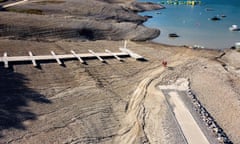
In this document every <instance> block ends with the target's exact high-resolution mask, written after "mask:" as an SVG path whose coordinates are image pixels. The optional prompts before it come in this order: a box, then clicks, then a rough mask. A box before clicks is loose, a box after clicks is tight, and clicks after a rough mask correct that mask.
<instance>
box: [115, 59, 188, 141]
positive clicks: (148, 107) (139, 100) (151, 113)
mask: <svg viewBox="0 0 240 144" xmlns="http://www.w3.org/2000/svg"><path fill="white" fill-rule="evenodd" d="M179 59H182V60H181V61H180V60H179ZM171 60H172V61H173V62H172V63H171V64H170V65H169V66H171V67H174V66H176V65H179V64H181V63H184V62H185V60H187V59H185V58H182V57H181V55H178V54H177V55H175V56H174V57H172V58H171ZM176 60H177V61H176ZM164 70H165V68H164V67H162V66H160V65H159V67H158V68H156V69H155V70H153V71H151V72H149V73H147V74H145V75H144V77H146V78H145V79H143V80H142V81H141V82H140V83H139V85H138V87H137V88H136V90H135V91H134V93H133V94H132V95H131V98H130V101H129V104H128V109H127V116H126V117H125V119H124V120H122V128H121V129H120V130H119V131H118V136H117V137H116V138H115V140H114V141H115V142H119V141H121V143H139V141H141V142H148V143H168V142H169V140H167V139H166V137H163V135H164V130H163V129H162V125H161V123H160V122H159V121H160V120H163V119H164V115H163V113H164V111H166V105H164V104H163V103H164V101H165V98H164V96H163V94H162V93H161V92H160V91H159V90H157V89H156V87H155V86H156V84H157V81H155V80H156V79H157V78H159V77H160V75H161V73H162V72H163V71H164ZM158 105H162V106H161V107H158Z"/></svg>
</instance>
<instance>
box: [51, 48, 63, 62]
mask: <svg viewBox="0 0 240 144" xmlns="http://www.w3.org/2000/svg"><path fill="white" fill-rule="evenodd" d="M51 54H52V56H53V57H54V58H55V59H56V61H57V63H58V64H59V65H61V64H62V62H61V61H60V59H59V58H58V57H57V56H56V54H55V53H54V51H51Z"/></svg>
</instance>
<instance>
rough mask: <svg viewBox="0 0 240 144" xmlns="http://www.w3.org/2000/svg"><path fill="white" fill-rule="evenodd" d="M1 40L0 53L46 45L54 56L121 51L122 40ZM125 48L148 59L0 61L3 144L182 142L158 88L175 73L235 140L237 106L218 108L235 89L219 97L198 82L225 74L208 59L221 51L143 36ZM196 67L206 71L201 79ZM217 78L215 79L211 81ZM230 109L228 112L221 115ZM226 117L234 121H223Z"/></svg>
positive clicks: (41, 51) (36, 51) (37, 49)
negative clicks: (143, 39)
mask: <svg viewBox="0 0 240 144" xmlns="http://www.w3.org/2000/svg"><path fill="white" fill-rule="evenodd" d="M0 43H1V49H0V50H1V51H0V53H3V52H4V51H7V52H8V54H9V55H26V54H27V51H29V50H31V51H32V52H33V53H34V54H35V55H39V54H42V55H43V54H49V51H50V50H54V51H55V52H56V53H57V54H65V53H70V52H69V51H70V50H71V49H73V50H74V51H76V52H87V50H88V49H92V50H94V51H99V52H100V51H103V50H104V49H106V48H108V49H109V50H111V51H118V48H119V47H120V46H122V42H118V41H94V42H88V41H86V42H79V41H75V42H74V41H72V42H69V41H57V42H54V43H44V42H33V41H20V40H1V42H0ZM19 45H21V47H19ZM16 47H18V49H17V50H16ZM128 48H129V49H131V50H133V51H134V52H136V53H138V54H140V55H142V56H144V57H145V58H146V59H148V61H146V62H140V61H135V60H134V59H132V58H124V62H119V61H117V60H114V59H107V60H106V61H107V64H104V63H101V62H99V61H97V60H91V59H89V60H87V65H82V64H80V63H79V62H78V61H77V60H72V61H65V62H64V63H65V67H61V66H59V65H58V64H57V63H56V62H50V63H40V65H41V68H40V69H36V68H33V66H32V65H31V64H30V63H29V64H14V65H13V69H12V70H11V69H10V70H6V69H4V68H2V67H1V69H0V70H1V71H0V72H1V78H0V79H1V81H2V82H3V81H4V82H5V83H1V85H0V92H1V99H3V100H4V101H5V103H9V105H3V102H1V106H2V107H1V113H2V114H3V115H1V117H0V119H1V123H0V128H1V129H0V143H22V144H26V143H31V144H34V143H36V144H37V143H45V144H52V143H65V144H74V143H156V144H157V143H163V144H164V143H166V144H168V143H171V144H179V143H184V139H183V137H182V136H181V132H180V131H179V129H178V127H177V124H176V122H175V121H174V119H173V117H172V115H171V112H170V111H171V109H170V108H169V107H168V105H167V103H166V100H165V97H164V95H163V94H162V93H161V92H160V91H159V90H157V89H156V88H155V86H156V85H157V84H158V83H161V84H168V83H171V82H174V81H175V80H176V79H177V78H179V77H186V78H189V79H190V82H191V84H192V89H193V91H194V92H196V95H199V99H200V100H201V101H202V103H203V104H204V105H205V107H206V108H207V109H208V108H209V112H210V113H211V114H212V115H213V116H214V117H216V120H217V121H218V123H219V124H220V125H221V127H222V128H223V129H224V130H225V131H226V133H227V134H228V136H229V137H230V138H231V140H233V142H235V143H236V142H239V139H238V136H239V133H238V131H237V129H238V128H237V125H239V121H238V120H237V117H239V116H240V115H239V107H238V106H237V105H231V106H229V107H228V109H224V111H222V113H221V112H219V111H217V110H219V109H220V110H223V109H221V106H220V104H218V102H222V101H223V98H224V99H225V100H226V101H227V102H226V103H232V102H234V101H235V100H236V99H237V95H235V96H236V97H234V94H235V93H234V91H232V90H229V91H231V93H230V94H229V96H231V97H232V100H229V99H228V98H225V97H224V95H221V94H219V95H218V96H219V97H221V98H217V96H216V95H209V94H212V93H211V92H212V90H213V93H217V92H214V89H216V86H211V85H210V86H209V88H208V90H207V91H205V90H204V89H205V87H204V86H203V85H201V84H203V83H208V82H209V81H208V79H209V76H210V77H211V76H212V74H213V73H214V71H216V70H219V71H220V72H222V74H221V75H220V74H219V76H222V75H224V77H223V80H228V77H227V76H228V75H232V74H231V73H234V71H232V72H231V73H230V72H226V71H225V70H224V68H223V67H222V65H221V64H220V63H218V62H217V61H215V60H213V59H214V58H215V57H216V56H218V55H220V53H219V52H217V51H208V50H191V49H186V48H177V47H170V46H162V45H158V44H153V43H146V42H145V43H134V42H130V43H129V45H128ZM163 59H165V60H167V61H168V63H169V69H166V68H163V67H162V65H161V61H162V60H163ZM206 61H207V62H209V63H208V64H206V63H205V62H206ZM206 67H207V68H206ZM201 70H202V71H205V74H204V75H203V76H204V77H202V79H201V81H199V78H200V77H201V75H202V73H201ZM234 74H235V73H234ZM219 76H218V75H216V77H212V81H215V80H217V79H218V78H219ZM225 76H226V77H225ZM234 78H235V79H234V80H237V79H239V78H238V76H235V77H234ZM221 84H222V85H223V86H224V87H226V86H228V87H233V86H235V83H232V86H231V85H228V84H224V83H221ZM234 88H235V90H238V88H237V87H234ZM226 91H228V90H226ZM210 96H211V99H208V98H209V97H210ZM238 96H239V95H238ZM212 99H213V100H214V101H211V100H212ZM233 104H234V103H233ZM235 104H239V101H236V102H235ZM11 107H12V108H11ZM13 108H14V109H13ZM224 108H225V107H224ZM227 110H228V111H231V113H230V112H228V113H225V112H226V111H227ZM234 110H236V111H234ZM220 113H221V114H220ZM229 116H231V123H228V122H230V118H229ZM232 118H234V119H232Z"/></svg>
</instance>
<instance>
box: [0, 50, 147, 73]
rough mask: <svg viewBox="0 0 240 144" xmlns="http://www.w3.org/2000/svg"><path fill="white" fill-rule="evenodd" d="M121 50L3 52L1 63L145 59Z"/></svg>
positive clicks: (131, 52)
mask: <svg viewBox="0 0 240 144" xmlns="http://www.w3.org/2000/svg"><path fill="white" fill-rule="evenodd" d="M119 49H120V52H111V51H110V50H107V49H106V50H105V52H101V53H99V52H94V51H93V50H88V52H89V53H79V54H78V53H76V52H75V51H73V50H71V51H70V54H61V55H58V54H56V53H55V52H54V51H50V55H34V54H33V53H32V52H31V51H29V52H28V56H8V54H7V52H4V53H3V56H2V57H0V63H4V67H5V68H8V67H9V63H10V62H13V63H14V62H29V61H30V62H32V64H33V66H34V67H37V62H36V61H52V60H55V61H56V62H57V63H58V64H59V65H62V64H63V63H62V60H67V59H77V60H79V61H80V62H81V63H83V64H84V63H85V61H84V59H85V58H96V59H98V60H99V61H101V62H105V60H104V58H106V57H110V58H111V57H112V58H116V59H117V60H119V61H122V60H123V59H122V57H132V58H134V59H136V60H143V59H144V58H143V57H142V56H140V55H138V54H137V53H134V52H133V51H131V50H129V49H127V48H126V47H124V48H119Z"/></svg>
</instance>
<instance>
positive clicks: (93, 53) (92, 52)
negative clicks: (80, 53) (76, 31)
mask: <svg viewBox="0 0 240 144" xmlns="http://www.w3.org/2000/svg"><path fill="white" fill-rule="evenodd" d="M88 51H89V52H90V53H91V54H92V55H94V56H96V57H97V58H98V59H99V60H100V61H101V62H105V61H104V60H103V59H102V58H101V57H100V56H98V55H97V54H96V53H95V52H94V51H92V50H88Z"/></svg>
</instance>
